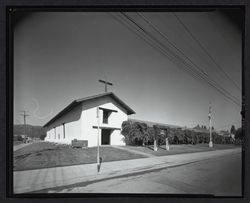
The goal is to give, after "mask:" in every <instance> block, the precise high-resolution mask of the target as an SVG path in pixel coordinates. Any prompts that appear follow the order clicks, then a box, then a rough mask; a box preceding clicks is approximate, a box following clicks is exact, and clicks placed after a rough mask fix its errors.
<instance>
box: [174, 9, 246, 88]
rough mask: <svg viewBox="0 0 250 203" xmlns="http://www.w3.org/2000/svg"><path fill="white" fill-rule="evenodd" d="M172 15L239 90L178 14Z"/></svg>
mask: <svg viewBox="0 0 250 203" xmlns="http://www.w3.org/2000/svg"><path fill="white" fill-rule="evenodd" d="M173 15H174V16H175V17H176V19H177V20H178V22H179V23H180V24H181V25H182V26H183V27H184V29H185V30H186V31H187V32H188V33H189V35H190V36H191V37H192V39H193V40H194V41H195V42H196V43H197V44H198V45H199V46H200V48H201V49H202V50H203V51H204V52H205V53H206V54H207V56H208V57H209V58H210V60H211V61H212V62H213V63H214V64H215V66H216V67H217V68H218V69H219V70H220V71H221V72H222V73H223V74H224V75H225V76H226V78H227V79H228V80H230V81H231V82H232V84H233V85H234V86H235V87H236V88H237V89H238V90H240V91H241V88H240V87H239V86H238V85H237V84H236V82H235V81H234V80H233V79H231V78H230V77H229V75H228V74H227V73H226V72H225V71H224V70H223V68H222V67H221V66H220V65H219V64H218V63H217V62H216V61H215V59H214V58H213V57H212V56H211V54H210V53H209V52H208V51H207V50H206V48H205V47H204V45H202V43H201V42H200V41H199V40H198V39H197V38H196V37H195V36H194V34H193V33H192V32H191V31H190V29H188V27H187V26H186V25H185V24H184V22H183V21H182V20H181V19H180V17H179V16H178V15H176V14H175V13H173Z"/></svg>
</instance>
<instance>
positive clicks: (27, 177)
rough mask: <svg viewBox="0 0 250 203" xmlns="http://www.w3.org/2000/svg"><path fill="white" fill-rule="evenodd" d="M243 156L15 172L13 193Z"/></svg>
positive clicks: (202, 154)
mask: <svg viewBox="0 0 250 203" xmlns="http://www.w3.org/2000/svg"><path fill="white" fill-rule="evenodd" d="M235 153H241V149H226V150H216V151H208V152H197V153H188V154H177V155H169V156H160V157H152V158H143V159H133V160H123V161H113V162H104V163H102V165H101V170H100V172H99V173H98V172H97V166H96V164H84V165H75V166H65V167H55V168H46V169H36V170H27V171H16V172H14V175H13V176H14V177H13V178H14V193H29V192H32V191H37V190H42V189H48V188H53V187H59V186H67V185H72V184H76V183H81V182H88V181H96V180H101V179H105V178H111V177H116V176H122V175H126V174H132V173H136V172H142V171H150V170H153V169H160V168H166V167H173V166H178V165H181V164H187V163H190V162H195V161H200V160H205V159H211V158H213V157H218V156H224V155H228V154H235Z"/></svg>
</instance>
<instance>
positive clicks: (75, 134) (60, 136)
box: [44, 92, 135, 147]
mask: <svg viewBox="0 0 250 203" xmlns="http://www.w3.org/2000/svg"><path fill="white" fill-rule="evenodd" d="M98 107H99V128H100V133H99V140H100V144H101V145H125V142H124V139H123V138H124V137H123V135H122V134H121V126H122V122H123V121H126V120H127V119H128V115H131V114H134V113H135V112H134V111H133V110H132V109H131V108H130V107H129V106H127V105H126V104H125V103H124V102H123V101H122V100H120V99H119V98H118V97H117V96H116V95H115V94H114V93H112V92H108V93H103V94H99V95H95V96H91V97H87V98H82V99H78V100H74V101H73V102H72V103H71V104H69V105H68V106H67V107H66V108H64V109H63V110H62V111H61V112H59V113H58V114H57V115H56V116H55V117H54V118H52V119H51V120H50V121H49V122H48V123H46V124H45V125H44V127H46V129H47V134H46V138H45V141H49V142H57V143H65V144H71V142H72V140H74V139H77V140H86V141H87V142H88V147H92V146H96V145H97V131H98V129H97V128H98V127H97V126H98V118H97V108H98Z"/></svg>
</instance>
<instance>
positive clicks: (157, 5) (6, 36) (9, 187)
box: [0, 0, 250, 202]
mask: <svg viewBox="0 0 250 203" xmlns="http://www.w3.org/2000/svg"><path fill="white" fill-rule="evenodd" d="M0 6H1V7H0V9H1V10H0V15H1V19H0V22H1V24H0V25H1V29H0V31H1V38H0V42H1V43H0V46H1V49H0V50H3V51H1V52H0V55H1V69H0V90H1V91H0V92H1V97H0V105H1V106H0V120H1V122H0V133H1V134H0V135H1V142H0V143H1V146H0V150H1V151H0V152H1V159H0V168H1V177H0V181H1V187H0V194H1V199H0V202H2V201H4V202H5V201H6V202H14V201H22V202H29V201H31V202H33V201H46V202H56V201H60V202H61V201H72V202H78V201H93V202H97V201H105V202H106V201H107V202H113V201H115V202H116V201H126V202H138V201H139V202H140V201H142V202H163V201H164V202H166V201H167V202H168V201H171V202H180V201H183V200H184V201H187V202H200V201H202V202H203V201H204V202H206V201H209V202H210V201H211V202H214V201H227V202H230V201H232V202H242V201H243V202H245V201H246V202H247V201H249V194H250V193H249V190H250V187H249V178H248V177H249V174H248V173H247V171H250V161H249V150H248V149H249V140H248V138H247V134H248V132H249V112H248V109H249V104H250V102H249V92H250V91H249V88H250V84H249V77H250V72H249V68H248V65H249V63H250V60H249V42H248V41H249V40H248V38H249V34H248V33H249V30H250V28H249V20H248V19H250V16H249V6H248V5H247V0H246V1H240V0H231V1H230V0H217V1H216V0H214V1H212V0H210V1H198V0H196V1H192V0H182V1H163V0H161V1H160V0H154V1H152V0H151V1H138V0H136V1H126V0H124V1H101V0H100V1H77V0H71V1H70V0H61V1H59V0H54V1H51V0H40V1H39V2H38V1H37V2H33V1H28V0H19V1H18V0H12V1H8V0H6V1H5V2H4V3H1V4H0ZM224 8H240V9H242V11H243V12H244V13H245V18H244V29H243V36H242V37H243V38H242V39H243V40H242V45H243V46H242V53H243V59H242V67H243V69H242V95H243V97H242V128H243V130H244V131H243V132H244V135H245V142H244V145H243V150H242V159H243V162H242V180H243V182H242V183H243V185H242V192H243V197H211V196H209V195H208V196H206V195H181V194H180V195H178V194H173V195H169V194H111V193H109V194H57V193H56V194H54V193H53V194H35V193H33V194H31V193H29V194H14V193H13V184H12V183H13V160H12V157H13V150H12V142H13V140H12V139H13V136H12V134H13V60H12V59H13V57H12V51H13V49H12V46H13V41H12V39H13V35H12V34H13V33H12V30H11V28H12V26H11V23H12V22H11V12H13V10H14V9H19V10H20V9H21V10H22V9H23V10H30V11H31V10H33V11H74V10H75V11H138V10H143V11H156V10H157V11H166V10H183V9H189V10H190V9H192V10H201V9H224Z"/></svg>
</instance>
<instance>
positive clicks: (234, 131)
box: [230, 125, 236, 135]
mask: <svg viewBox="0 0 250 203" xmlns="http://www.w3.org/2000/svg"><path fill="white" fill-rule="evenodd" d="M230 133H231V134H234V135H235V134H236V129H235V126H234V125H232V126H231V129H230Z"/></svg>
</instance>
